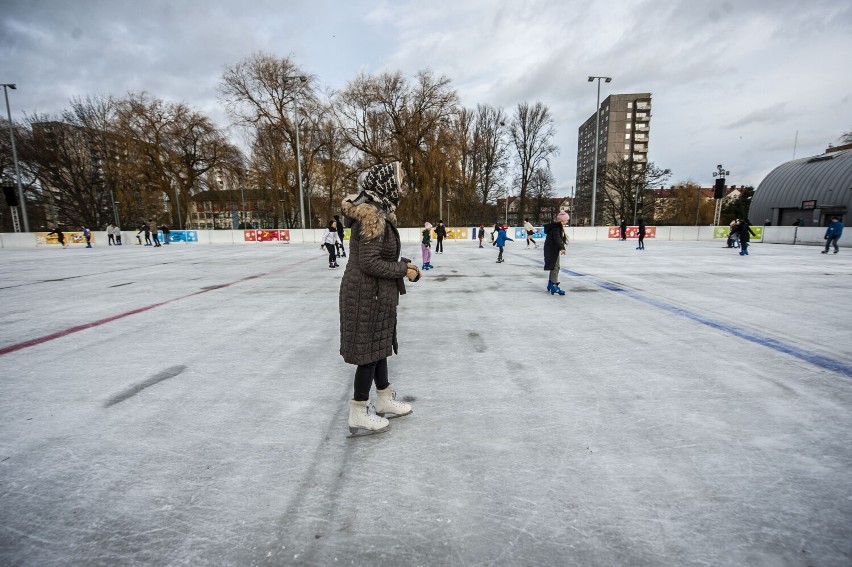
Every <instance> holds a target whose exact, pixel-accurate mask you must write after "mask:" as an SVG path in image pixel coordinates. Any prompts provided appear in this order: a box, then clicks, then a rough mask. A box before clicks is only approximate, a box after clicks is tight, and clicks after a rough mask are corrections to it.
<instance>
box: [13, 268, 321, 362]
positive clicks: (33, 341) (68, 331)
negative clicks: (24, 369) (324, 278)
mask: <svg viewBox="0 0 852 567" xmlns="http://www.w3.org/2000/svg"><path fill="white" fill-rule="evenodd" d="M310 261H312V260H304V261H302V262H297V263H296V264H293V265H291V266H285V267H283V268H279V269H277V270H272V271H271V272H265V273H262V274H255V275H253V276H246V277H244V278H241V279H238V280H235V281H232V282H230V283H226V284H222V285H217V286H212V287H210V288H209V289H202V290H200V291H194V292H192V293H188V294H186V295H182V296H180V297H175V298H172V299H168V300H166V301H161V302H160V303H154V304H152V305H147V306H145V307H140V308H138V309H133V310H131V311H127V312H125V313H119V314H118V315H112V316H111V317H106V318H104V319H98V320H97V321H92V322H91V323H84V324H82V325H77V326H76V327H70V328H68V329H65V330H63V331H57V332H55V333H50V334H49V335H44V336H42V337H36V338H34V339H30V340H28V341H24V342H20V343H16V344H13V345H9V346H6V347H2V348H0V356H3V355H4V354H9V353H11V352H16V351H19V350H23V349H25V348H29V347H31V346H36V345H40V344H42V343H46V342H48V341H52V340H54V339H61V338H62V337H67V336H68V335H71V334H73V333H77V332H80V331H85V330H86V329H91V328H93V327H100V326H101V325H106V324H107V323H111V322H113V321H117V320H118V319H124V318H125V317H130V316H131V315H136V314H137V313H144V312H145V311H149V310H151V309H154V308H156V307H161V306H163V305H168V304H169V303H173V302H175V301H178V300H180V299H186V298H187V297H193V296H196V295H201V294H202V293H207V292H208V291H214V290H217V289H223V288H226V287H231V286H232V285H234V284H238V283H242V282H246V281H249V280H255V279H257V278H262V277H264V276H268V275H270V274H275V273H278V272H283V271H286V270H289V269H290V268H294V267H296V266H298V265H300V264H304V263H306V262H310Z"/></svg>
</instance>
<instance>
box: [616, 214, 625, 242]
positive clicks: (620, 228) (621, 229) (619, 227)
mask: <svg viewBox="0 0 852 567" xmlns="http://www.w3.org/2000/svg"><path fill="white" fill-rule="evenodd" d="M618 232H619V234H621V238H619V240H627V221H626V220H624V219H621V224H620V225H618Z"/></svg>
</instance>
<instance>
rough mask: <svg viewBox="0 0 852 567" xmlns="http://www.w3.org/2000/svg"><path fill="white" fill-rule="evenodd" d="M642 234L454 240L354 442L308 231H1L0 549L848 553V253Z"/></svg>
mask: <svg viewBox="0 0 852 567" xmlns="http://www.w3.org/2000/svg"><path fill="white" fill-rule="evenodd" d="M646 245H647V249H646V250H645V251H644V252H639V251H636V250H635V241H627V242H618V241H610V242H588V243H584V242H578V243H572V244H571V246H570V247H569V251H568V254H567V256H565V257H563V261H562V266H563V277H562V287H563V289H566V290H567V292H568V293H567V295H565V296H564V297H559V296H551V295H550V294H548V293H546V291H545V287H546V284H547V275H546V273H545V272H544V271H543V269H542V254H541V249H539V250H533V249H531V250H527V249H526V248H525V247H524V243H523V242H515V243H509V245H508V247H507V248H506V262H505V263H503V264H496V263H495V260H496V256H497V253H496V249H494V248H492V247H491V246H489V245H487V246H486V248H485V249H479V248H477V245H476V243H471V242H448V243H446V253H445V254H436V255H435V256H434V257H433V260H432V263H433V264H434V266H435V269H433V270H431V271H429V272H427V273H425V274H424V277H423V279H422V280H421V281H420V282H418V283H416V284H408V293H407V295H405V296H403V297H402V298H401V301H400V309H399V342H400V352H399V355H398V356H395V357H393V358H391V359H390V373H391V382H392V383H393V385H394V386H395V388H396V389H397V391H398V393H399V395H400V396H401V397H404V398H406V399H408V400H411V402H412V405H413V406H414V413H413V414H411V415H409V416H406V417H403V418H400V419H395V420H393V421H392V425H391V430H390V431H389V432H387V433H384V434H380V435H373V436H369V437H363V438H358V439H347V438H346V435H347V434H348V428H347V416H348V407H347V400H348V399H349V398H350V397H351V395H352V391H351V389H352V378H353V375H354V367H352V366H349V365H347V364H345V363H344V362H343V360H342V359H341V358H340V356H339V354H338V347H339V331H338V307H337V296H338V287H339V282H340V278H341V276H342V275H343V270H342V269H340V270H336V271H331V270H328V268H327V256H326V255H325V254H324V253H323V252H322V251H320V250H319V246H318V245H307V244H304V245H301V244H300V245H296V244H290V245H288V244H278V243H263V244H260V243H257V244H251V245H242V246H201V245H193V244H176V245H170V246H164V247H162V248H160V249H159V250H157V249H155V248H150V247H140V246H123V247H107V246H103V245H99V246H96V247H95V248H93V249H91V250H87V249H84V248H69V249H66V250H63V249H58V248H53V247H45V248H40V249H37V250H3V251H0V565H4V566H6V565H14V566H17V565H26V566H40V567H41V566H51V565H104V566H116V565H122V566H127V565H192V566H197V565H238V566H246V565H315V566H328V565H359V566H363V565H430V566H432V565H464V566H481V565H483V566H484V565H524V566H556V565H581V566H589V565H593V566H598V565H599V566H613V565H630V566H660V565H666V566H668V565H671V566H682V565H726V566H743V565H749V566H751V565H754V566H781V565H783V566H797V565H802V566H806V565H814V566H817V565H818V566H820V567H827V566H848V565H850V564H852V329H851V328H850V322H852V278H850V276H852V251H849V250H848V249H842V250H841V253H840V254H837V255H834V254H829V255H823V254H820V252H819V251H820V249H819V248H817V247H810V246H786V245H771V244H755V245H752V247H751V255H750V256H748V257H742V256H739V255H738V254H737V252H736V251H734V250H728V249H725V248H723V247H722V246H723V244H722V243H721V242H655V241H653V240H649V241H647V242H646ZM403 254H404V255H406V256H409V257H413V258H417V260H418V264H419V259H420V251H419V247H416V245H414V244H404V245H403ZM341 263H342V264H343V263H345V259H343V260H342V261H341Z"/></svg>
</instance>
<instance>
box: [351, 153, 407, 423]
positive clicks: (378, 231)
mask: <svg viewBox="0 0 852 567" xmlns="http://www.w3.org/2000/svg"><path fill="white" fill-rule="evenodd" d="M358 189H359V193H357V194H353V195H349V196H348V197H346V198H345V199H344V200H343V215H344V217H346V218H348V219H350V220H349V224H350V228H351V231H350V237H349V261H348V262H347V264H346V270H345V271H344V273H343V279H342V280H341V282H340V355H341V356H342V357H343V360H345V361H346V362H347V363H349V364H355V365H357V366H358V368H357V370H356V371H355V381H354V386H353V389H354V394H353V397H352V399H351V400H349V432H350V435H349V436H350V437H358V436H361V435H369V434H371V433H380V432H383V431H387V430H388V429H389V427H390V423H389V422H388V420H387V419H386V416H389V417H391V418H393V417H399V416H403V415H408V414H410V413H411V404H408V403H406V402H403V401H401V400H398V399H397V398H396V392H395V391H394V388H393V386H391V384H390V382H389V381H388V357H389V356H391V355H393V354H395V353H396V352H397V350H398V347H397V335H396V329H397V324H396V323H397V321H396V309H397V304H398V303H399V296H400V295H404V294H405V282H404V280H403V278H406V277H407V278H408V280H409V281H412V282H416V281H417V280H419V279H420V271H419V270H418V269H417V266H415V265H414V264H412V263H411V261H410V260H409V259H407V258H401V257H400V255H399V253H400V251H401V249H402V246H401V244H400V239H399V231H398V230H397V228H396V215H394V211H395V210H396V207H397V206H398V205H399V198H400V195H402V193H403V188H402V168H401V167H400V164H399V162H394V163H386V164H379V165H376V166H373V167H371V168H370V169H369V170H367V171H366V172H365V173H363V174H362V175H361V176H360V177H359V179H358ZM366 298H369V300H367V299H366ZM374 382H375V384H376V405H375V408H374V407H373V406H371V405H370V403H369V401H370V389H371V387H372V385H373V383H374Z"/></svg>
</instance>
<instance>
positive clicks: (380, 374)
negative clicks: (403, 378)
mask: <svg viewBox="0 0 852 567" xmlns="http://www.w3.org/2000/svg"><path fill="white" fill-rule="evenodd" d="M373 381H375V382H376V389H377V390H384V389H385V388H387V387H388V359H387V358H383V359H381V360H377V361H375V362H370V363H369V364H359V365H358V369H357V370H356V371H355V393H354V396H353V399H354V400H356V401H359V402H365V401H367V400H369V399H370V388H371V387H372V386H373Z"/></svg>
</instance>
